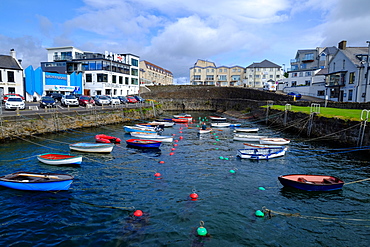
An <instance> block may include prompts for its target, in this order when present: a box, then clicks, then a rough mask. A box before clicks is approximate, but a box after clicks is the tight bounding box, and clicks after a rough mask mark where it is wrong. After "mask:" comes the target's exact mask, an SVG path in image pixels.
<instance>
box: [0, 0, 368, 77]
mask: <svg viewBox="0 0 370 247" xmlns="http://www.w3.org/2000/svg"><path fill="white" fill-rule="evenodd" d="M369 9H370V1H368V0H325V1H322V0H227V1H226V0H224V1H220V0H202V1H199V0H187V1H179V0H109V1H108V0H32V1H30V0H0V23H1V25H0V54H6V55H7V54H9V51H10V49H15V50H16V52H17V57H18V58H20V59H22V60H23V62H22V64H23V66H24V68H26V67H28V66H29V65H32V66H34V67H39V66H40V62H41V61H46V59H47V52H46V49H45V48H49V47H60V46H74V47H76V48H78V49H81V50H84V51H92V52H101V53H104V51H111V52H114V53H132V54H135V55H138V56H140V59H141V60H147V61H149V62H151V63H154V64H156V65H158V66H161V67H163V68H165V69H168V70H170V71H171V72H172V73H173V75H174V78H176V79H178V81H179V82H186V81H189V78H188V77H189V68H190V67H192V66H193V65H194V63H195V62H196V61H197V60H198V59H204V60H208V61H213V62H215V63H216V66H221V65H226V66H233V65H239V66H243V67H246V66H249V65H250V64H252V63H253V62H261V61H263V60H264V59H268V60H270V61H271V62H274V63H276V64H279V65H281V66H282V64H285V67H286V68H288V67H289V63H290V59H293V58H294V57H295V55H296V52H297V50H299V49H312V48H316V47H325V46H337V44H338V43H339V42H340V41H341V40H347V45H348V46H352V47H354V46H360V47H365V46H367V43H366V41H368V40H370V28H369V23H370V11H369Z"/></svg>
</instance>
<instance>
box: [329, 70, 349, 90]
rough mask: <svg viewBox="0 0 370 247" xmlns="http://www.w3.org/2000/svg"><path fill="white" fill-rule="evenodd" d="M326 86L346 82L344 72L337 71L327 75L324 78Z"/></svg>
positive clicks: (335, 85) (340, 85)
mask: <svg viewBox="0 0 370 247" xmlns="http://www.w3.org/2000/svg"><path fill="white" fill-rule="evenodd" d="M325 81H326V82H325V86H326V87H342V86H345V84H346V72H337V73H334V74H330V75H328V77H327V79H326V80H325Z"/></svg>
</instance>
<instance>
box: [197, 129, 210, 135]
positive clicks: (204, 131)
mask: <svg viewBox="0 0 370 247" xmlns="http://www.w3.org/2000/svg"><path fill="white" fill-rule="evenodd" d="M211 131H212V129H211V128H206V129H202V128H199V129H198V133H199V134H205V133H210V132H211Z"/></svg>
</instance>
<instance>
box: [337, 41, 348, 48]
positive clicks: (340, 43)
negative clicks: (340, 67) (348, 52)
mask: <svg viewBox="0 0 370 247" xmlns="http://www.w3.org/2000/svg"><path fill="white" fill-rule="evenodd" d="M346 47H347V41H346V40H342V41H341V42H339V44H338V48H339V49H340V50H345V49H346Z"/></svg>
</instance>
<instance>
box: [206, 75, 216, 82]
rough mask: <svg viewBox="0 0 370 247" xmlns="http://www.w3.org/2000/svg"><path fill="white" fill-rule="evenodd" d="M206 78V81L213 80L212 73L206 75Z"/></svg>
mask: <svg viewBox="0 0 370 247" xmlns="http://www.w3.org/2000/svg"><path fill="white" fill-rule="evenodd" d="M206 80H207V81H213V80H214V77H213V75H207V77H206Z"/></svg>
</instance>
